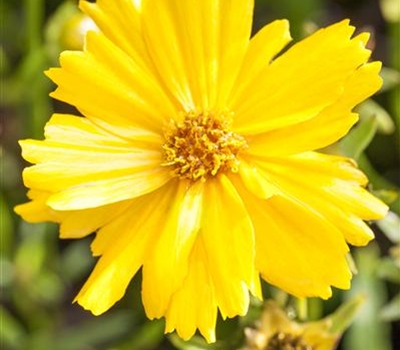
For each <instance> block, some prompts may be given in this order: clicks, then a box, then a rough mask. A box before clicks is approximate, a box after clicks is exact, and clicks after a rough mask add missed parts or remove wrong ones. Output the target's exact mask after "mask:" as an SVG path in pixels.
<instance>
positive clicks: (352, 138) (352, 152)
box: [339, 115, 378, 160]
mask: <svg viewBox="0 0 400 350" xmlns="http://www.w3.org/2000/svg"><path fill="white" fill-rule="evenodd" d="M377 128H378V121H377V117H376V116H374V115H369V116H366V117H364V118H362V119H360V121H359V122H358V124H357V126H355V127H354V128H353V129H352V130H351V131H350V133H349V134H348V135H347V136H346V137H345V138H344V139H342V140H341V141H340V143H339V149H340V151H341V152H342V153H343V154H344V155H346V156H347V157H350V158H354V159H356V160H357V159H358V158H359V157H360V155H361V154H362V153H363V151H364V150H365V149H366V148H367V147H368V145H369V144H370V142H371V141H372V139H373V138H374V136H375V133H376V130H377Z"/></svg>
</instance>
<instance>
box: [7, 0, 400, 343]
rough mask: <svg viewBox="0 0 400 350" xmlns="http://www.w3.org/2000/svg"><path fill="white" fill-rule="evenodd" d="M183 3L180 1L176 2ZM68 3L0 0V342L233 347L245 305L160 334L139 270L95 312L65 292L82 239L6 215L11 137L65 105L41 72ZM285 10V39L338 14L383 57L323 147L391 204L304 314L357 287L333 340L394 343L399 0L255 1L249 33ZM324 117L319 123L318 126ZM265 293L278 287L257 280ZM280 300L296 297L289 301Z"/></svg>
mask: <svg viewBox="0 0 400 350" xmlns="http://www.w3.org/2000/svg"><path fill="white" fill-rule="evenodd" d="M182 1H183V0H182ZM76 5H77V2H76V1H72V0H71V1H67V0H64V1H62V0H0V16H1V17H0V38H1V46H0V73H1V93H0V98H1V106H0V113H1V197H0V204H1V208H0V219H1V227H0V228H1V236H0V243H1V245H0V254H1V256H0V292H1V294H0V302H1V306H0V341H1V342H0V349H1V350H50V349H52V350H92V349H93V350H94V349H96V350H103V349H104V350H112V349H113V350H130V349H132V350H142V349H143V350H156V349H167V350H168V349H183V350H198V349H224V350H227V349H238V348H240V347H241V346H242V345H243V339H244V335H243V334H244V331H243V330H244V328H245V327H249V326H252V324H253V323H254V321H255V319H256V318H257V315H259V310H260V307H261V306H260V305H259V304H257V303H254V305H253V306H252V308H251V310H250V312H249V315H248V316H247V317H245V318H236V319H233V320H229V321H226V322H219V325H218V331H217V336H218V339H219V341H218V342H217V343H216V344H213V345H209V346H207V345H205V343H204V342H203V341H202V340H201V339H199V338H194V339H193V340H192V341H190V342H183V341H180V340H179V339H178V338H177V337H176V336H175V335H167V336H165V335H164V334H163V327H164V323H163V321H162V320H159V321H148V320H147V319H146V317H145V315H144V312H143V308H142V306H141V301H140V276H138V277H136V278H135V280H134V281H133V282H132V283H131V285H130V287H129V290H128V292H127V293H126V295H125V297H124V298H123V299H122V300H121V301H120V302H119V303H118V304H117V305H116V306H115V307H114V308H113V309H112V310H110V311H109V312H107V313H106V314H104V315H102V316H99V317H95V316H92V315H91V314H90V313H88V312H86V311H84V310H82V309H81V308H80V307H79V306H78V305H76V304H72V300H73V298H74V296H75V295H76V293H77V292H78V290H79V288H80V286H82V284H83V282H84V280H85V278H86V277H87V276H88V274H89V272H90V270H91V268H92V267H93V265H94V262H95V260H94V258H92V257H91V254H90V248H89V246H90V242H91V240H92V237H89V238H87V239H83V240H79V241H61V240H59V238H58V231H57V230H58V228H57V226H56V225H53V224H35V225H33V224H28V223H25V222H23V221H22V220H21V219H20V218H19V217H17V216H16V215H15V214H14V213H13V207H14V206H15V205H16V204H19V203H22V202H24V201H25V200H26V197H25V193H26V189H25V188H24V186H23V184H22V179H21V171H22V169H23V167H24V166H26V164H24V162H23V160H22V159H21V157H20V149H19V146H18V143H17V140H18V139H22V138H42V137H43V126H44V124H45V123H46V121H47V120H48V119H49V117H50V116H51V114H52V113H53V111H57V112H73V111H74V109H73V107H71V106H67V105H65V104H61V103H59V102H57V101H54V100H52V99H50V98H49V96H48V94H49V92H50V91H51V90H52V89H54V86H53V85H52V83H51V82H50V81H49V79H47V78H46V77H45V76H44V74H43V71H44V70H46V69H47V68H49V67H50V66H55V65H57V64H58V63H57V58H58V55H59V53H60V51H62V50H64V49H78V48H79V47H80V46H81V45H82V42H81V40H82V39H81V33H82V31H83V30H85V28H87V23H86V24H85V23H84V24H82V23H83V22H82V17H81V16H80V15H79V13H78V10H77V7H76ZM277 18H288V19H289V20H290V22H291V30H292V35H293V37H294V38H295V39H296V40H299V39H301V38H302V37H304V36H306V35H307V34H310V33H312V32H313V31H315V30H316V29H317V28H318V27H320V26H325V25H328V24H331V23H333V22H336V21H338V20H341V19H344V18H350V19H351V23H352V24H353V25H355V26H356V27H357V31H369V32H370V33H371V40H370V43H369V45H370V48H371V49H373V50H374V51H373V55H372V57H373V59H375V60H381V61H382V62H383V64H384V67H385V68H384V69H383V71H382V76H383V78H384V81H385V83H384V87H383V88H382V90H381V91H380V92H379V93H378V94H377V95H376V96H375V97H374V98H373V99H371V100H368V101H366V102H365V103H363V104H362V105H360V106H359V107H357V108H358V111H359V113H360V116H361V119H360V122H359V123H358V124H357V125H356V127H354V129H353V130H352V131H351V133H350V134H349V135H348V136H347V137H346V138H345V139H344V140H342V141H340V142H339V143H337V144H335V145H333V146H332V147H330V148H329V149H327V150H325V151H327V152H332V153H340V154H345V155H349V156H352V157H354V158H355V159H356V160H357V161H358V163H359V165H360V167H361V168H362V169H363V170H364V171H365V172H366V173H367V174H368V176H369V177H370V180H371V185H370V186H371V190H372V191H373V192H374V193H375V194H376V195H377V196H379V197H380V198H382V199H383V200H384V201H385V202H386V203H388V204H389V205H390V207H391V213H390V215H389V216H388V217H387V218H386V219H385V220H383V221H381V222H379V223H377V224H375V225H374V230H375V231H376V236H377V239H376V240H375V242H373V243H372V244H370V245H369V246H367V247H365V248H360V249H356V250H355V251H354V254H353V258H354V263H355V265H356V267H357V269H358V274H357V275H356V276H355V278H354V281H353V287H352V289H351V290H350V291H348V292H342V291H335V293H334V296H333V298H332V299H331V300H329V301H326V302H322V301H320V300H318V299H312V300H309V302H308V311H307V317H308V319H309V320H315V319H319V318H321V317H323V316H326V315H328V314H329V313H331V312H332V311H333V310H335V309H336V308H337V307H339V306H340V305H341V304H342V303H343V302H344V301H345V300H348V299H350V298H351V297H352V296H354V295H357V294H360V293H361V294H364V295H365V296H366V302H365V304H364V306H363V307H362V309H361V310H360V312H359V316H358V317H356V319H355V321H354V323H353V325H352V326H351V327H350V329H349V330H348V331H347V332H346V333H345V336H344V338H343V340H342V341H341V344H340V349H342V350H395V349H400V335H399V334H400V325H399V319H400V291H399V284H400V226H399V225H400V224H399V222H400V221H399V216H398V215H399V214H400V209H399V203H400V200H399V186H400V181H399V179H400V171H399V159H400V157H399V132H398V130H399V126H400V95H399V94H400V88H399V82H400V74H399V69H400V53H399V50H400V48H399V43H400V2H399V1H398V0H379V1H378V0H303V1H296V0H280V1H274V0H257V1H256V12H255V19H254V31H257V30H258V29H259V28H261V27H262V26H263V25H265V24H266V23H267V22H269V21H272V20H274V19H277ZM327 127H329V126H327ZM264 287H265V295H266V297H272V298H277V297H278V296H281V294H280V292H279V291H277V290H275V289H274V288H272V287H270V286H267V285H265V286H264ZM288 305H289V306H290V305H296V304H295V302H293V301H291V299H290V298H289V299H288Z"/></svg>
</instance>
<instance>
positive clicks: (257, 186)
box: [238, 159, 280, 199]
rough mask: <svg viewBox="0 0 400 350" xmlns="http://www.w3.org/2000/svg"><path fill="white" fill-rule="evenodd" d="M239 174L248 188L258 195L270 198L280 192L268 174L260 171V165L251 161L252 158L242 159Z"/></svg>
mask: <svg viewBox="0 0 400 350" xmlns="http://www.w3.org/2000/svg"><path fill="white" fill-rule="evenodd" d="M238 175H239V176H240V178H241V180H242V181H243V183H244V185H245V186H246V188H247V189H248V190H249V191H250V192H252V193H253V194H254V195H255V196H257V197H260V198H263V199H268V198H270V197H272V196H273V195H275V194H278V193H280V190H279V188H277V187H276V186H274V185H273V183H272V181H271V179H270V178H269V177H268V174H267V173H266V172H260V171H259V169H258V167H257V166H256V165H254V164H252V163H251V160H249V161H246V160H245V159H241V161H240V167H239V172H238Z"/></svg>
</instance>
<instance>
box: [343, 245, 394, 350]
mask: <svg viewBox="0 0 400 350" xmlns="http://www.w3.org/2000/svg"><path fill="white" fill-rule="evenodd" d="M380 254H381V253H380V250H379V247H378V245H377V244H376V243H374V242H372V243H370V244H369V245H368V246H367V247H363V248H358V249H356V250H355V252H354V254H353V255H354V259H355V262H356V263H357V266H358V271H359V272H358V275H356V276H354V278H353V282H352V288H351V290H350V291H349V292H348V293H346V295H348V296H350V297H352V296H356V295H359V294H364V295H365V297H366V301H365V303H364V304H363V305H362V307H361V309H360V312H358V314H357V316H356V318H355V320H354V323H353V324H352V326H351V327H350V328H349V330H348V331H347V333H346V334H345V336H344V345H345V347H344V348H345V349H379V350H391V345H390V326H389V324H387V323H384V322H383V321H382V320H380V319H378V318H377V317H376V316H377V315H378V314H379V312H380V310H381V308H382V307H383V305H384V304H385V303H386V300H387V291H386V285H385V283H384V282H383V281H382V280H381V279H380V278H378V276H377V273H376V272H377V271H376V269H377V265H378V264H379V261H380Z"/></svg>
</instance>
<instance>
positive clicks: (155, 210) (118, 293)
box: [75, 186, 175, 315]
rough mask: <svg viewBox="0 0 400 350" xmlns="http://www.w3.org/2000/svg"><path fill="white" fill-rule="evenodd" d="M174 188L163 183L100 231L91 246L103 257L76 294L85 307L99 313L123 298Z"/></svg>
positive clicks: (153, 239)
mask: <svg viewBox="0 0 400 350" xmlns="http://www.w3.org/2000/svg"><path fill="white" fill-rule="evenodd" d="M174 189H175V188H174V187H172V186H164V187H162V188H161V189H159V190H158V191H155V192H154V193H152V194H149V195H146V196H142V197H140V198H137V199H135V200H133V201H132V202H131V203H130V206H129V208H127V210H125V212H124V213H123V214H122V215H120V216H119V217H117V218H115V219H114V220H113V221H111V222H110V223H109V224H107V225H105V226H104V227H102V228H101V229H100V230H99V231H98V232H97V234H96V238H95V240H94V241H93V243H92V250H93V254H94V255H101V258H100V259H99V261H98V263H97V264H96V267H95V268H94V270H93V272H92V274H91V275H90V277H89V279H88V280H87V282H86V283H85V285H84V286H83V288H82V290H81V291H80V292H79V294H78V295H77V297H76V298H75V300H76V301H77V302H78V303H79V304H80V305H82V306H83V307H84V308H85V309H87V310H90V311H91V312H92V313H93V314H95V315H99V314H101V313H103V312H105V311H107V310H108V309H109V308H110V307H111V306H113V305H114V304H115V303H116V302H117V301H118V300H119V299H121V298H122V296H123V295H124V293H125V290H126V288H127V286H128V284H129V282H130V280H131V279H132V277H133V276H134V275H135V274H136V272H137V271H138V269H139V268H140V267H141V265H142V264H143V262H144V260H145V258H146V254H148V252H149V250H151V249H152V245H153V244H154V242H156V240H157V235H158V230H159V228H160V227H161V225H162V224H163V222H164V220H165V214H164V213H165V211H166V210H167V208H168V206H169V203H170V197H171V192H172V191H173V190H174Z"/></svg>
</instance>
